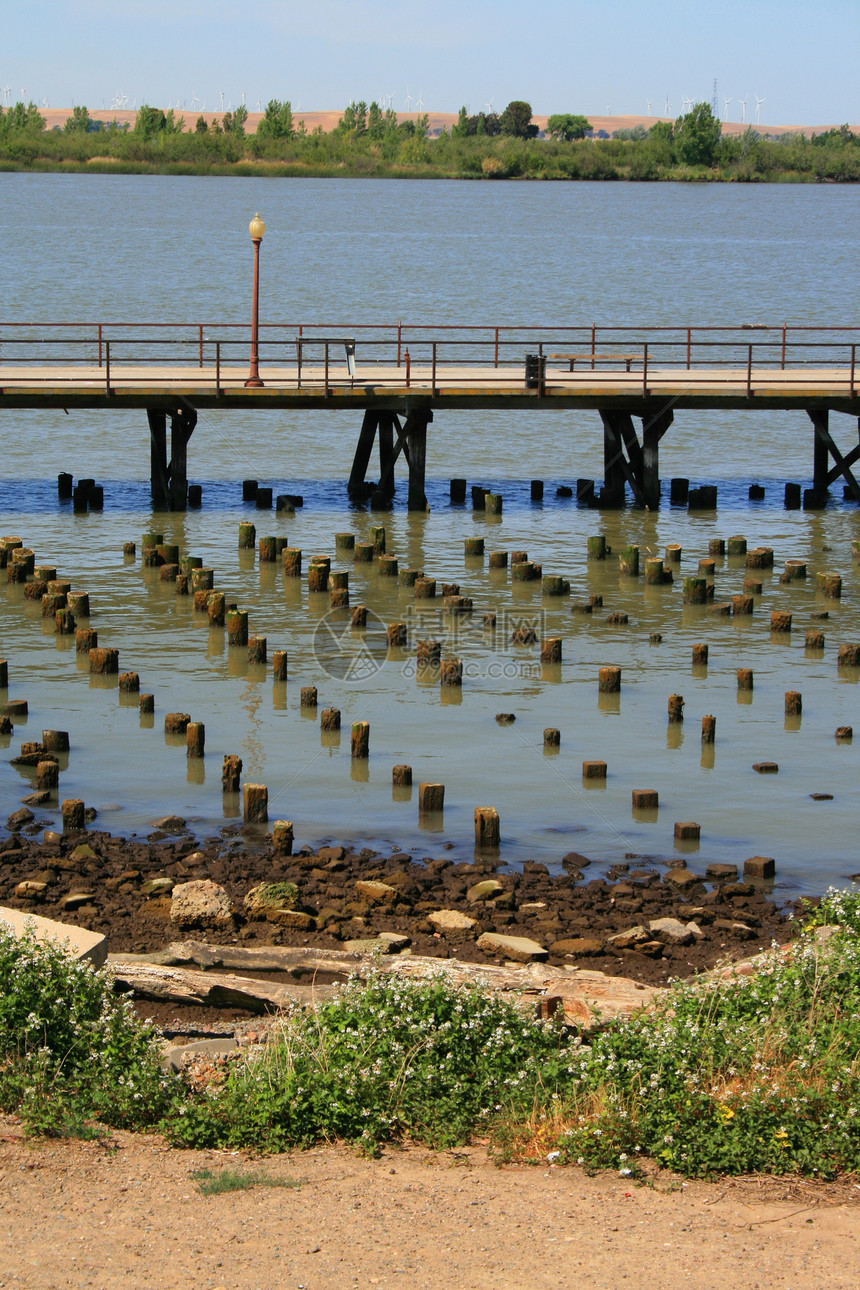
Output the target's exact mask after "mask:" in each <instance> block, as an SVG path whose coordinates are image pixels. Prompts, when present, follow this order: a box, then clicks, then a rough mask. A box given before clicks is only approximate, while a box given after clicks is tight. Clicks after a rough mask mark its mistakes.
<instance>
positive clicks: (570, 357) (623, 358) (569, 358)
mask: <svg viewBox="0 0 860 1290" xmlns="http://www.w3.org/2000/svg"><path fill="white" fill-rule="evenodd" d="M549 357H550V358H561V359H564V360H565V361H566V362H567V363H568V364H569V367H568V369H567V370H568V371H569V372H572V371H573V370H574V368H575V366H576V364H577V363H590V364H591V366H592V368H593V367H594V365H595V363H624V365H625V366H626V368H627V371H628V372H629V371H630V368H631V367H632V366H633V364H634V363H641V362H642V355H641V354H598V353H596V352H594V351H592V352H591V353H588V354H550V355H549Z"/></svg>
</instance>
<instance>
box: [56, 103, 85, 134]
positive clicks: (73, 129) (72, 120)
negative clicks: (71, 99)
mask: <svg viewBox="0 0 860 1290" xmlns="http://www.w3.org/2000/svg"><path fill="white" fill-rule="evenodd" d="M91 124H92V122H91V120H90V114H89V112H88V111H87V109H86V108H85V107H73V108H72V115H71V116H67V117H66V123H65V125H64V126H63V133H64V134H86V133H87V132H88V130H89V129H90V127H91Z"/></svg>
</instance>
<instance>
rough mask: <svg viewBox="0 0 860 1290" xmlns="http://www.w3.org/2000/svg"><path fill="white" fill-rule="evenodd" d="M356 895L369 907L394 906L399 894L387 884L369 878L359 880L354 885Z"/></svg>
mask: <svg viewBox="0 0 860 1290" xmlns="http://www.w3.org/2000/svg"><path fill="white" fill-rule="evenodd" d="M355 891H356V895H358V896H360V897H361V899H362V900H366V901H369V903H370V904H371V905H396V904H397V901H398V900H399V899H400V893H399V891H398V890H397V888H396V887H392V886H390V884H389V883H387V882H376V881H374V880H373V879H370V878H360V879H359V880H358V882H357V883H356V884H355Z"/></svg>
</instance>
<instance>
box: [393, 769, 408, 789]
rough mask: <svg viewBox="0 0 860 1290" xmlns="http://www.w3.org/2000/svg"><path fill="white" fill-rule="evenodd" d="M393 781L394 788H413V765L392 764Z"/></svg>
mask: <svg viewBox="0 0 860 1290" xmlns="http://www.w3.org/2000/svg"><path fill="white" fill-rule="evenodd" d="M391 783H392V786H393V787H394V788H411V787H412V767H411V766H406V765H400V766H392V768H391Z"/></svg>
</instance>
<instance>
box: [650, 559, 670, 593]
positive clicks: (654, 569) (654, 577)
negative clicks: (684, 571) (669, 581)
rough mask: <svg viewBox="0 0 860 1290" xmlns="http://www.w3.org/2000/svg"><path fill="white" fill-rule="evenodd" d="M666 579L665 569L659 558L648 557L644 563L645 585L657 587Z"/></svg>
mask: <svg viewBox="0 0 860 1290" xmlns="http://www.w3.org/2000/svg"><path fill="white" fill-rule="evenodd" d="M665 577H666V568H665V565H664V564H663V561H662V559H661V558H660V557H659V556H649V557H648V558H647V559H646V561H645V584H646V586H649V587H655V586H659V585H660V584H661V583H662V582H664V580H665Z"/></svg>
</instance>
